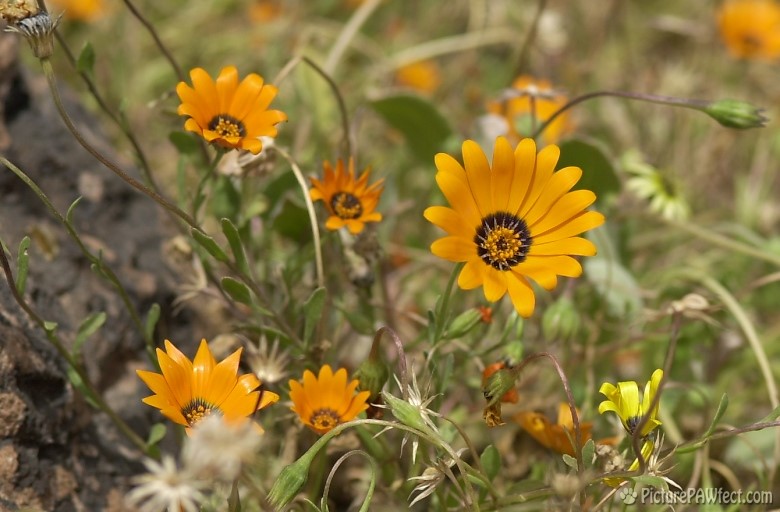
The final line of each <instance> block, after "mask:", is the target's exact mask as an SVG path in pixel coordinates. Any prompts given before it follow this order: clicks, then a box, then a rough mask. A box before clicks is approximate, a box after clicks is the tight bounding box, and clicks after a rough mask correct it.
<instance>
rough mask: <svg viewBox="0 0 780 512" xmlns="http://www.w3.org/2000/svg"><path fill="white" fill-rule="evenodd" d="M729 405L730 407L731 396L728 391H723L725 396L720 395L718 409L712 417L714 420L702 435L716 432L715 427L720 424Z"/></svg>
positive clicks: (707, 435)
mask: <svg viewBox="0 0 780 512" xmlns="http://www.w3.org/2000/svg"><path fill="white" fill-rule="evenodd" d="M728 407H729V396H728V395H727V394H726V393H723V396H722V397H720V403H719V404H718V410H717V411H715V416H713V417H712V422H711V423H710V426H709V428H708V429H707V431H706V432H704V435H703V436H702V437H709V436H711V435H712V433H713V432H715V427H717V426H718V422H719V421H720V419H721V418H722V417H723V415H724V414H725V413H726V409H728Z"/></svg>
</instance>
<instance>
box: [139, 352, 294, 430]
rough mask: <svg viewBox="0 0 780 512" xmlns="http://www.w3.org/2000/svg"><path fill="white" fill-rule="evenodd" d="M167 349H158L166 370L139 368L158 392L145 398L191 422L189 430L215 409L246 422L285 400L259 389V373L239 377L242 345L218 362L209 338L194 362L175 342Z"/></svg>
mask: <svg viewBox="0 0 780 512" xmlns="http://www.w3.org/2000/svg"><path fill="white" fill-rule="evenodd" d="M165 350H166V351H165V352H164V351H162V350H160V349H159V348H158V349H157V360H158V362H159V363H160V369H161V370H162V374H159V373H155V372H149V371H143V370H138V371H137V373H138V376H139V377H141V380H143V381H144V382H145V383H146V385H147V386H149V389H151V390H152V391H153V392H154V395H152V396H149V397H146V398H144V399H143V402H144V403H145V404H146V405H151V406H152V407H156V408H158V409H160V412H162V413H163V415H165V416H166V417H167V418H168V419H170V420H171V421H173V422H174V423H178V424H179V425H184V426H185V427H187V432H188V433H189V431H190V429H191V428H192V427H194V426H195V425H196V424H197V423H198V422H199V421H200V420H202V419H203V418H205V417H207V416H209V415H210V414H220V415H222V416H223V417H224V418H225V420H226V421H227V422H236V421H241V420H243V419H244V418H246V417H247V416H250V415H252V414H254V412H255V411H257V410H259V409H262V408H264V407H267V406H269V405H271V404H272V403H274V402H276V401H278V400H279V395H277V394H276V393H272V392H270V391H265V390H259V389H258V388H260V381H259V380H258V379H257V377H255V376H254V375H253V374H251V373H249V374H246V375H241V376H240V377H239V376H238V363H239V359H240V358H241V350H242V349H241V348H239V349H238V350H236V351H235V352H233V353H232V354H230V355H229V356H228V357H226V358H225V359H224V360H223V361H222V362H220V363H217V361H216V360H215V359H214V356H213V355H212V354H211V350H210V349H209V345H208V343H206V340H202V341H201V342H200V347H199V348H198V353H197V354H195V359H194V360H193V361H190V360H189V359H188V358H187V356H185V355H184V354H183V353H182V352H181V351H180V350H179V349H177V348H176V347H175V346H174V345H173V343H171V342H170V341H168V340H165Z"/></svg>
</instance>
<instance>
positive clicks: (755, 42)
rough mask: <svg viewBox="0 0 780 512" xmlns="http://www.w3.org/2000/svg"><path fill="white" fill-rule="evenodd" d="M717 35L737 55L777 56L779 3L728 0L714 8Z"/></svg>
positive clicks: (745, 56)
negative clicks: (718, 34)
mask: <svg viewBox="0 0 780 512" xmlns="http://www.w3.org/2000/svg"><path fill="white" fill-rule="evenodd" d="M718 24H719V25H720V35H721V38H722V39H723V42H724V43H725V45H726V47H727V48H728V50H729V52H730V53H731V54H732V55H733V56H735V57H739V58H747V59H750V58H757V59H765V60H772V59H775V58H777V57H780V4H778V3H777V2H775V1H773V0H729V1H727V2H726V3H724V4H723V6H722V7H721V9H720V11H719V12H718Z"/></svg>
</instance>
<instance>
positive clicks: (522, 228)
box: [474, 212, 533, 271]
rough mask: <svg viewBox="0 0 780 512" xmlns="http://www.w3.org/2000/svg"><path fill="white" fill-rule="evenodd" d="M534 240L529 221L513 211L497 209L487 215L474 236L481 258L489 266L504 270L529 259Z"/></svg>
mask: <svg viewBox="0 0 780 512" xmlns="http://www.w3.org/2000/svg"><path fill="white" fill-rule="evenodd" d="M532 241H533V239H532V238H531V232H530V231H529V229H528V227H527V226H526V225H525V221H524V220H523V219H521V218H519V217H517V216H516V215H514V214H512V213H509V212H496V213H491V214H490V215H488V216H487V217H484V218H483V219H482V225H480V226H479V227H478V228H477V234H476V235H474V243H475V244H476V245H477V254H479V257H480V258H482V261H484V262H485V265H490V266H491V267H493V268H495V269H496V270H501V271H507V270H509V269H511V268H512V267H514V266H515V265H517V264H518V263H522V262H523V261H525V257H526V256H527V255H528V250H529V249H530V248H531V243H532Z"/></svg>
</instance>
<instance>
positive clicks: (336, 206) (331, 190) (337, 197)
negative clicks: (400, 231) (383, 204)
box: [309, 158, 384, 235]
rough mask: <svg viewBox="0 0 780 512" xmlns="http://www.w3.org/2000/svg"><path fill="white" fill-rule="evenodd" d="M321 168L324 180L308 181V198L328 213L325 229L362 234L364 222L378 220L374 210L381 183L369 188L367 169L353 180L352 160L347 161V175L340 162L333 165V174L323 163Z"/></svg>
mask: <svg viewBox="0 0 780 512" xmlns="http://www.w3.org/2000/svg"><path fill="white" fill-rule="evenodd" d="M323 167H324V169H325V178H324V179H323V180H322V181H320V180H318V179H316V178H311V184H312V185H313V187H314V188H312V189H311V191H310V192H309V194H310V195H311V198H312V199H313V200H314V201H317V200H322V201H324V202H325V207H326V208H327V209H328V212H329V213H330V217H328V220H327V221H326V222H325V227H326V228H328V229H330V230H332V231H336V230H339V229H341V228H343V227H344V226H346V227H347V229H349V232H350V233H352V234H353V235H356V234H358V233H360V232H361V231H363V228H364V227H365V224H366V223H367V222H379V221H380V220H382V214H381V213H379V212H377V211H374V210H375V208H376V205H377V203H378V202H379V197H380V196H381V195H382V183H383V181H384V180H379V181H377V182H376V183H374V184H372V185H371V186H369V185H368V175H369V172H370V171H369V169H368V168H366V170H365V171H363V174H361V175H360V177H359V178H357V179H355V162H354V160H353V159H352V158H350V159H349V172H345V171H344V163H343V162H342V161H341V159H339V160H337V161H336V169H335V170H334V169H333V167H331V165H330V162H327V161H326V162H325V163H324V164H323Z"/></svg>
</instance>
